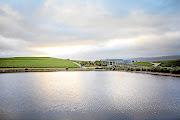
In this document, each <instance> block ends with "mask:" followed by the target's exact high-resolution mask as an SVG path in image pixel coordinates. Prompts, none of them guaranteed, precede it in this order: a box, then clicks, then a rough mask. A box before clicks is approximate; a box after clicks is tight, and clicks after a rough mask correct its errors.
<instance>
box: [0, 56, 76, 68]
mask: <svg viewBox="0 0 180 120" xmlns="http://www.w3.org/2000/svg"><path fill="white" fill-rule="evenodd" d="M0 67H1V68H2V67H14V68H18V67H19V68H20V67H32V68H41V67H47V68H50V67H60V68H67V67H68V68H78V67H79V66H78V65H76V64H74V63H73V62H72V61H69V60H64V59H57V58H50V57H13V58H0Z"/></svg>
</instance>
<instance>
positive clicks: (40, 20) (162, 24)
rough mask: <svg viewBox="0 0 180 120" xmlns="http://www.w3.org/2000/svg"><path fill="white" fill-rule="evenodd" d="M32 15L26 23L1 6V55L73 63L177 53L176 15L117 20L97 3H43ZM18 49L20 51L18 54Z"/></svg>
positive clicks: (50, 0)
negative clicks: (92, 59) (76, 58)
mask: <svg viewBox="0 0 180 120" xmlns="http://www.w3.org/2000/svg"><path fill="white" fill-rule="evenodd" d="M34 12H35V13H32V14H33V15H32V18H31V19H29V20H27V19H26V18H24V16H23V15H22V14H20V13H18V12H17V11H16V10H14V9H12V8H10V7H9V6H7V5H0V42H1V43H2V45H3V46H2V47H1V48H0V50H1V51H2V50H3V55H6V54H9V52H10V51H11V49H12V48H13V50H14V51H18V52H20V53H22V55H23V54H24V55H25V53H26V52H27V53H28V54H30V53H31V52H30V51H32V53H31V54H32V55H41V56H42V55H44V56H45V55H49V56H53V57H56V56H57V57H64V58H68V57H69V58H71V59H73V58H75V57H76V56H79V58H81V59H83V58H85V57H87V58H90V57H94V59H96V58H99V57H123V56H132V57H133V56H141V55H145V54H147V55H146V56H148V55H157V54H158V55H159V54H161V52H163V53H164V52H168V51H171V52H173V51H174V52H175V51H180V50H179V47H178V46H179V45H180V41H179V39H180V24H179V21H180V18H179V17H178V16H172V17H171V18H167V17H166V16H157V15H156V16H155V15H148V14H146V13H144V11H143V10H134V11H131V12H130V14H127V15H125V16H118V15H117V14H114V13H112V12H111V11H109V10H107V9H105V8H104V7H103V5H102V4H100V3H97V4H94V3H92V2H90V1H84V2H82V3H80V2H77V1H76V2H73V1H70V2H67V1H64V2H62V3H59V2H58V1H57V0H46V2H45V3H44V4H43V5H42V6H41V7H40V8H38V9H37V10H34ZM32 21H33V22H32ZM10 42H11V43H12V44H11V45H9V44H8V43H10ZM69 44H70V45H71V46H69ZM21 46H23V48H22V49H19V48H20V47H21ZM43 46H46V48H45V49H44V48H43ZM27 48H30V49H27ZM31 48H36V49H31ZM54 51H57V52H54ZM65 51H66V52H65ZM13 54H15V52H14V53H13ZM13 54H12V55H13ZM3 55H2V52H1V56H3ZM88 56H89V57H88Z"/></svg>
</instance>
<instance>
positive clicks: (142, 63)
mask: <svg viewBox="0 0 180 120" xmlns="http://www.w3.org/2000/svg"><path fill="white" fill-rule="evenodd" d="M133 64H134V65H140V66H152V65H153V64H151V63H150V62H133Z"/></svg>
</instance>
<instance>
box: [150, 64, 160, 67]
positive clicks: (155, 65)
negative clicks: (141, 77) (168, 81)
mask: <svg viewBox="0 0 180 120" xmlns="http://www.w3.org/2000/svg"><path fill="white" fill-rule="evenodd" d="M152 64H154V65H153V66H154V67H157V66H158V65H160V64H161V63H152Z"/></svg>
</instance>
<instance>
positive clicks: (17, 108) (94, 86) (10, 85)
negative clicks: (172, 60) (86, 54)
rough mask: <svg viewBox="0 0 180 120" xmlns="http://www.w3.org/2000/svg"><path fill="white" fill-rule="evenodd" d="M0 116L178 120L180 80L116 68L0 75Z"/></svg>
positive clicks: (32, 119) (41, 119) (44, 119)
mask: <svg viewBox="0 0 180 120" xmlns="http://www.w3.org/2000/svg"><path fill="white" fill-rule="evenodd" d="M0 119H2V120H3V119H7V120H61V119H63V120H64V119H65V120H119V119H123V120H144V119H146V120H155V119H158V120H161V119H162V120H166V119H167V120H178V119H180V78H178V77H169V76H156V75H148V74H139V73H128V72H116V71H101V72H98V71H78V72H75V71H74V72H31V73H28V72H27V73H3V74H0Z"/></svg>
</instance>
